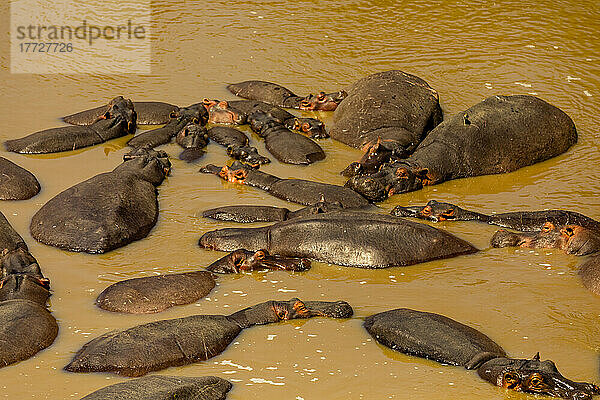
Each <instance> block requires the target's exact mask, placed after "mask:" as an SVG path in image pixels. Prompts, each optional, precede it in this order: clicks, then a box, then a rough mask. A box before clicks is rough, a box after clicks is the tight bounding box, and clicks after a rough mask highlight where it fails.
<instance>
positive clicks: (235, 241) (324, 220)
mask: <svg viewBox="0 0 600 400" xmlns="http://www.w3.org/2000/svg"><path fill="white" fill-rule="evenodd" d="M198 244H199V245H200V246H201V247H206V248H210V249H213V250H222V251H231V250H235V249H238V248H245V249H248V250H257V249H266V250H267V251H269V252H270V253H273V254H278V255H281V256H288V257H305V258H309V259H312V260H317V261H321V262H326V263H331V264H336V265H342V266H352V267H359V268H386V267H393V266H406V265H412V264H417V263H421V262H425V261H430V260H435V259H441V258H449V257H455V256H458V255H463V254H470V253H474V252H476V251H477V249H476V248H475V247H473V246H472V245H471V244H469V243H467V242H466V241H464V240H462V239H459V238H457V237H455V236H453V235H451V234H449V233H447V232H444V231H442V230H439V229H436V228H433V227H431V226H429V225H425V224H419V223H415V222H412V221H407V220H404V219H402V218H396V217H392V216H389V215H382V214H374V213H368V212H361V211H337V212H329V213H325V214H316V215H309V216H305V217H301V218H294V219H291V220H287V221H282V222H278V223H276V224H274V225H271V226H265V227H260V228H226V229H219V230H215V231H210V232H207V233H205V234H204V235H202V237H201V238H200V240H199V242H198Z"/></svg>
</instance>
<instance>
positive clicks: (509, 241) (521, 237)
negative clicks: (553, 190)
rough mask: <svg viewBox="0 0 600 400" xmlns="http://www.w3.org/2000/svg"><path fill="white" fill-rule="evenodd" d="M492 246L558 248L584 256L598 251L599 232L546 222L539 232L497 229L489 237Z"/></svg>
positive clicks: (599, 242) (579, 226)
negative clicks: (490, 237)
mask: <svg viewBox="0 0 600 400" xmlns="http://www.w3.org/2000/svg"><path fill="white" fill-rule="evenodd" d="M491 244H492V247H526V248H543V249H560V250H563V251H564V252H565V253H567V254H574V255H576V256H585V255H588V254H592V253H597V252H600V233H598V232H596V231H593V230H590V229H587V228H584V227H583V226H581V225H555V224H554V223H552V222H546V223H545V224H544V226H543V227H542V230H541V231H539V232H509V231H507V230H505V229H500V230H498V231H497V232H496V233H495V234H494V236H493V237H492V239H491Z"/></svg>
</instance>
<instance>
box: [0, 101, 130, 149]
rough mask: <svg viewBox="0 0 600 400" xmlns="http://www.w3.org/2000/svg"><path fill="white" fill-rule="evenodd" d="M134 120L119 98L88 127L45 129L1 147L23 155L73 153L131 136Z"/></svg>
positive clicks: (126, 105)
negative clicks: (73, 151)
mask: <svg viewBox="0 0 600 400" xmlns="http://www.w3.org/2000/svg"><path fill="white" fill-rule="evenodd" d="M136 118H137V115H136V112H135V110H134V109H133V103H132V102H131V100H129V99H124V98H123V97H122V96H119V97H115V98H114V99H112V100H111V102H110V103H109V104H108V106H107V108H106V111H105V113H104V114H102V115H100V116H99V117H98V118H97V119H96V120H95V121H94V123H92V124H90V125H85V126H82V125H79V126H61V127H60V128H52V129H46V130H43V131H40V132H36V133H32V134H31V135H29V136H25V137H23V138H20V139H14V140H7V141H6V142H4V145H5V147H6V150H8V151H12V152H15V153H26V154H39V153H55V152H59V151H71V150H76V149H80V148H82V147H87V146H92V145H95V144H99V143H104V142H106V141H107V140H110V139H115V138H118V137H121V136H125V135H129V134H133V133H134V132H135V129H136Z"/></svg>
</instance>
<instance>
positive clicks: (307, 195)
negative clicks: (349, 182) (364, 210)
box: [200, 162, 369, 250]
mask: <svg viewBox="0 0 600 400" xmlns="http://www.w3.org/2000/svg"><path fill="white" fill-rule="evenodd" d="M200 172H202V173H206V174H213V175H216V176H218V177H220V178H221V179H223V180H225V181H228V182H231V183H239V184H245V185H249V186H252V187H256V188H259V189H261V190H264V191H266V192H268V193H269V194H270V195H272V196H274V197H277V198H279V199H283V200H287V201H291V202H292V203H298V204H302V205H305V206H309V205H313V204H315V203H318V202H319V201H326V202H329V203H336V202H337V203H340V204H341V205H342V207H344V208H360V207H366V206H368V205H369V202H368V201H367V200H366V199H365V198H364V197H362V196H361V195H359V194H358V193H356V192H354V191H353V190H351V189H349V188H346V187H343V186H337V185H330V184H328V183H321V182H314V181H307V180H304V179H282V178H279V177H277V176H274V175H270V174H267V173H265V172H261V171H257V170H254V169H252V168H249V167H247V166H245V165H244V164H242V163H239V162H234V163H233V164H232V165H231V167H228V166H224V167H217V166H215V165H212V164H209V165H207V166H205V167H204V168H202V169H200ZM257 250H258V249H257Z"/></svg>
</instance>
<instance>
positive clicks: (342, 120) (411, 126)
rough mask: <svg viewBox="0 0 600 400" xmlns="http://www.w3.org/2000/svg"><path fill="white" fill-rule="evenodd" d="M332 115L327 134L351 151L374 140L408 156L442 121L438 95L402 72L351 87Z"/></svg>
mask: <svg viewBox="0 0 600 400" xmlns="http://www.w3.org/2000/svg"><path fill="white" fill-rule="evenodd" d="M347 92H348V97H347V98H346V99H345V100H344V101H343V102H342V103H341V104H340V106H339V107H338V108H337V110H335V113H334V114H333V126H332V127H331V129H330V131H329V134H330V135H331V137H332V138H333V139H335V140H338V141H340V142H342V143H345V144H347V145H349V146H352V147H357V148H360V147H363V146H365V145H367V144H370V143H375V142H376V141H377V140H380V139H381V140H384V141H385V142H387V143H389V145H390V148H394V149H395V151H397V152H398V153H399V154H403V153H408V154H410V153H411V152H412V151H413V150H414V149H415V148H416V147H417V145H418V144H419V143H420V142H421V140H423V137H424V136H425V135H426V134H427V132H429V131H430V130H432V129H433V128H434V127H435V126H436V125H437V124H439V123H440V122H441V121H442V109H441V108H440V103H439V98H438V94H437V92H436V91H435V90H434V89H432V88H431V86H429V84H427V82H425V81H424V80H423V79H421V78H418V77H416V76H414V75H410V74H407V73H405V72H402V71H386V72H380V73H377V74H373V75H369V76H367V77H366V78H363V79H361V80H359V81H358V82H356V83H355V84H353V85H352V86H350V88H348V90H347Z"/></svg>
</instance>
